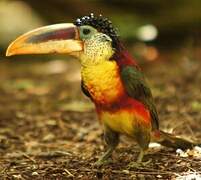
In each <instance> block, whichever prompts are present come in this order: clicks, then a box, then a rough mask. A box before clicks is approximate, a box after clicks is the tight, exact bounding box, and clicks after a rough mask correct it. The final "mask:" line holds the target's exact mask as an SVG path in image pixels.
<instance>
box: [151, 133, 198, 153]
mask: <svg viewBox="0 0 201 180" xmlns="http://www.w3.org/2000/svg"><path fill="white" fill-rule="evenodd" d="M152 140H153V141H154V142H157V143H159V144H161V145H163V146H166V147H171V148H174V149H183V150H184V149H192V148H193V147H194V146H196V145H198V144H196V143H194V142H191V141H188V140H186V139H183V138H180V137H177V136H175V135H173V134H170V133H166V132H164V131H161V130H157V131H154V132H153V134H152Z"/></svg>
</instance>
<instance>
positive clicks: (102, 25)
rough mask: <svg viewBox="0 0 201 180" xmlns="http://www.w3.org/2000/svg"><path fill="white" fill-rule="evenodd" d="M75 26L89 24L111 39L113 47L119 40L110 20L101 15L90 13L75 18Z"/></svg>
mask: <svg viewBox="0 0 201 180" xmlns="http://www.w3.org/2000/svg"><path fill="white" fill-rule="evenodd" d="M74 24H75V25H76V26H82V25H89V26H92V27H94V28H96V29H97V30H98V31H100V32H102V33H104V34H107V35H108V36H110V38H111V39H112V46H113V47H114V48H115V47H117V44H118V42H119V37H118V34H117V30H116V29H115V28H114V27H113V25H112V22H111V21H110V20H108V19H107V18H104V17H103V16H102V15H99V16H94V14H93V13H91V14H90V15H89V16H83V17H81V18H78V19H76V21H75V22H74Z"/></svg>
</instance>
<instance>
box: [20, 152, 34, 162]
mask: <svg viewBox="0 0 201 180" xmlns="http://www.w3.org/2000/svg"><path fill="white" fill-rule="evenodd" d="M22 155H23V156H24V157H25V158H27V159H29V160H30V161H32V162H33V163H36V161H35V160H34V159H33V158H31V157H30V156H29V155H27V154H25V153H22Z"/></svg>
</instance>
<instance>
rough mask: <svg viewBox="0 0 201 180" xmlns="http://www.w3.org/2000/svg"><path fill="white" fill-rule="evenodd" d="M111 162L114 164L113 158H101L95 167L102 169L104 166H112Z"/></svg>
mask: <svg viewBox="0 0 201 180" xmlns="http://www.w3.org/2000/svg"><path fill="white" fill-rule="evenodd" d="M111 162H112V159H111V158H109V159H102V158H100V159H99V160H98V161H96V162H95V163H94V166H95V167H100V166H103V165H107V164H110V163H111Z"/></svg>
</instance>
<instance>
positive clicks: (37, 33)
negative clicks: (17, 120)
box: [6, 14, 195, 164]
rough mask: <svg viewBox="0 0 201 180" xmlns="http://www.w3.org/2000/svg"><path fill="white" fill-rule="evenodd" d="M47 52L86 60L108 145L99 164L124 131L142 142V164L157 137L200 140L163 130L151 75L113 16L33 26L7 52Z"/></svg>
mask: <svg viewBox="0 0 201 180" xmlns="http://www.w3.org/2000/svg"><path fill="white" fill-rule="evenodd" d="M47 53H65V54H69V55H74V56H76V57H77V58H79V59H80V63H81V76H82V82H81V87H82V90H83V92H84V94H85V95H86V96H88V97H89V98H90V99H91V100H92V102H93V103H94V104H95V107H96V111H97V114H98V117H99V119H100V122H101V124H102V126H103V129H104V137H105V141H106V143H107V145H108V149H107V151H106V153H105V154H104V155H103V156H102V157H101V158H100V159H99V160H98V163H97V164H103V163H104V162H106V161H107V159H108V158H109V157H110V156H111V154H112V152H113V150H114V149H115V147H116V146H117V145H118V143H119V135H120V134H126V135H128V136H130V137H132V138H133V139H134V140H135V141H136V142H137V143H138V145H139V147H140V154H139V156H138V159H137V162H139V163H140V162H141V161H142V159H143V155H144V151H146V150H147V149H148V145H149V143H150V141H151V140H154V141H156V142H158V143H160V144H162V145H165V146H168V147H173V148H182V149H185V148H192V146H193V145H195V144H194V143H192V142H189V141H187V140H184V139H182V138H178V137H175V136H174V135H171V134H168V133H165V132H163V131H161V130H159V123H158V114H157V110H156V107H155V104H154V101H153V97H152V93H151V91H150V89H149V86H148V85H147V83H146V81H145V77H144V75H143V73H142V71H141V70H140V68H139V66H138V65H137V63H136V62H135V61H134V59H133V58H132V57H131V56H130V55H129V53H128V52H127V50H126V49H125V48H124V46H123V45H122V43H121V41H120V40H119V37H118V35H117V33H116V30H115V29H114V27H113V25H112V23H111V21H109V20H108V19H107V18H103V17H102V16H98V17H95V16H94V15H93V14H91V15H89V16H84V17H82V18H79V19H77V20H76V21H75V22H74V23H73V24H71V23H66V24H65V23H64V24H56V25H50V26H45V27H42V28H39V29H36V30H33V31H30V32H28V33H26V34H24V35H22V36H20V37H19V38H17V39H16V40H15V41H14V42H13V43H11V45H10V46H9V47H8V50H7V54H6V55H7V56H11V55H17V54H47Z"/></svg>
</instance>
